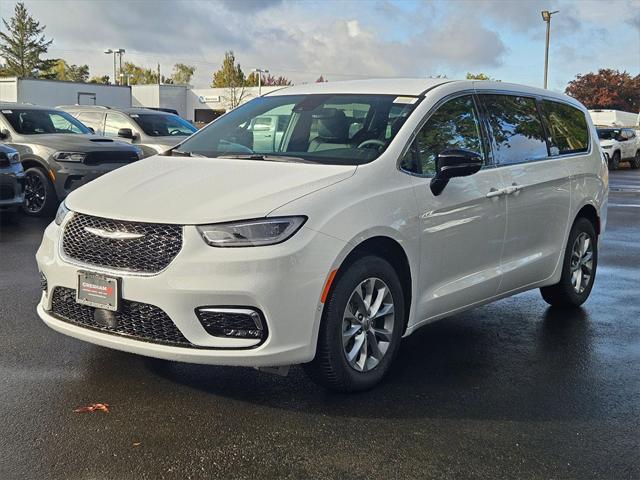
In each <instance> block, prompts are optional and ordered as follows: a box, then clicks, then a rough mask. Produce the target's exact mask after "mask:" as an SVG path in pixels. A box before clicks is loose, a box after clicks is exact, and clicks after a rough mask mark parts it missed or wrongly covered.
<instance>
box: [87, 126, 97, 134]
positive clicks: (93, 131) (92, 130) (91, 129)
mask: <svg viewBox="0 0 640 480" xmlns="http://www.w3.org/2000/svg"><path fill="white" fill-rule="evenodd" d="M87 128H88V129H89V131H90V132H91V133H96V131H95V130H94V129H93V127H87Z"/></svg>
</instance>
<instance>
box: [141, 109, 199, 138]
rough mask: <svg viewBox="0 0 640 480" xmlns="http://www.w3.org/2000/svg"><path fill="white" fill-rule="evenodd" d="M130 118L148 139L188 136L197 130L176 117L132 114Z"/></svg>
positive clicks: (157, 114)
mask: <svg viewBox="0 0 640 480" xmlns="http://www.w3.org/2000/svg"><path fill="white" fill-rule="evenodd" d="M130 117H131V118H132V119H133V120H134V121H135V122H136V123H137V124H138V125H140V128H142V130H143V131H144V133H146V134H147V135H149V136H150V137H178V136H182V137H184V136H188V135H191V134H192V133H193V132H195V131H196V130H197V129H196V127H194V126H193V125H191V124H190V123H189V122H187V121H186V120H183V119H182V118H180V117H178V116H177V115H171V114H166V115H165V114H162V113H132V114H131V115H130Z"/></svg>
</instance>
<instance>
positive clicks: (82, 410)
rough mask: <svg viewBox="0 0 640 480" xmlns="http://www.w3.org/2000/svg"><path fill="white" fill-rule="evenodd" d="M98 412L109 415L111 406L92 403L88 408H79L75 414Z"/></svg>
mask: <svg viewBox="0 0 640 480" xmlns="http://www.w3.org/2000/svg"><path fill="white" fill-rule="evenodd" d="M97 410H99V411H101V412H104V413H109V404H108V403H92V404H91V405H87V406H86V407H78V408H76V409H75V410H74V412H75V413H91V412H95V411H97Z"/></svg>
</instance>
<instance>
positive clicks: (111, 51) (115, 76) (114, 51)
mask: <svg viewBox="0 0 640 480" xmlns="http://www.w3.org/2000/svg"><path fill="white" fill-rule="evenodd" d="M124 52H125V50H124V48H107V49H106V50H105V51H104V53H106V54H107V55H111V54H113V84H114V85H116V84H117V83H118V73H117V71H116V55H118V57H119V58H120V71H121V72H122V54H123V53H124Z"/></svg>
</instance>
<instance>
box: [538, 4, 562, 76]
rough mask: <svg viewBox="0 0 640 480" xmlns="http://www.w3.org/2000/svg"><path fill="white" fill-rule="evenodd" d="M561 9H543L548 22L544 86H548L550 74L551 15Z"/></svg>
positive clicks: (543, 18) (544, 18)
mask: <svg viewBox="0 0 640 480" xmlns="http://www.w3.org/2000/svg"><path fill="white" fill-rule="evenodd" d="M558 12H559V10H556V11H554V12H550V11H549V10H543V11H542V20H544V21H545V22H546V23H547V43H546V45H545V49H544V88H547V78H548V76H549V37H550V35H551V15H553V14H555V13H558Z"/></svg>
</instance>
